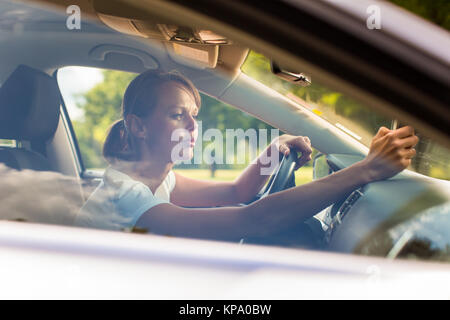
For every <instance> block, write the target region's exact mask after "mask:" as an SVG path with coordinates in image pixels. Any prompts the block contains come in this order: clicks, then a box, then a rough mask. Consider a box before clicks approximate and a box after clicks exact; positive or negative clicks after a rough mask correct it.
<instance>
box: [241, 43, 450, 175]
mask: <svg viewBox="0 0 450 320" xmlns="http://www.w3.org/2000/svg"><path fill="white" fill-rule="evenodd" d="M242 72H244V73H245V74H247V75H248V76H250V77H252V78H254V79H256V80H258V81H260V82H261V83H263V84H264V85H266V86H269V87H270V88H272V89H274V90H276V91H278V92H279V93H281V94H283V95H285V96H286V97H287V98H289V99H291V100H292V101H294V102H296V103H297V104H298V105H299V106H301V107H304V108H307V109H309V110H311V111H312V112H314V113H315V114H316V115H318V116H319V117H321V118H323V119H325V120H327V121H328V122H330V123H331V124H332V125H334V126H335V127H337V128H339V129H340V130H342V131H343V132H345V133H346V134H348V135H349V136H351V137H353V138H354V139H356V140H358V141H359V142H361V143H362V144H364V145H365V146H367V147H368V146H370V142H371V140H372V137H373V136H374V135H375V134H376V132H377V131H378V129H379V128H380V127H381V126H385V127H387V128H390V129H395V128H397V127H400V126H402V122H401V119H393V118H391V117H388V116H386V115H384V114H381V113H379V112H378V111H374V110H373V109H372V108H370V107H368V106H366V105H365V104H363V103H361V102H359V101H357V100H355V99H353V98H351V97H349V96H347V95H345V94H343V93H341V92H339V91H337V90H334V89H331V88H328V87H327V86H325V85H323V84H321V83H319V82H317V81H315V80H314V75H308V76H311V78H312V81H311V82H312V84H311V85H310V86H307V87H301V86H298V85H295V84H292V83H289V82H287V81H285V80H282V79H280V78H278V77H277V76H275V75H274V74H273V73H272V72H271V70H270V60H269V59H268V58H266V57H265V56H264V55H262V54H260V53H257V52H254V51H251V52H250V53H249V55H248V56H247V59H246V60H245V62H244V64H243V65H242ZM417 135H418V136H419V137H420V142H419V144H418V145H417V146H416V151H417V155H416V157H415V158H414V159H413V161H412V164H411V167H410V169H411V170H414V171H416V172H418V173H421V174H425V175H427V176H430V177H434V178H439V179H446V180H449V179H450V150H449V149H448V148H445V147H443V146H441V145H439V144H437V143H436V142H435V141H433V140H432V139H430V138H428V137H426V136H424V135H423V134H421V133H420V132H417Z"/></svg>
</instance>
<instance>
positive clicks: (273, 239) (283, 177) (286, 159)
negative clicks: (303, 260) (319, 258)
mask: <svg viewBox="0 0 450 320" xmlns="http://www.w3.org/2000/svg"><path fill="white" fill-rule="evenodd" d="M296 163H297V153H296V152H294V151H291V152H290V153H289V155H288V156H283V157H282V159H281V161H280V164H279V165H278V167H277V169H276V170H275V173H274V174H272V176H271V177H270V180H269V183H268V184H267V186H266V188H265V189H264V191H262V192H261V193H262V194H261V196H260V198H264V197H266V196H267V195H269V194H272V193H275V192H279V191H282V190H284V189H285V188H286V187H287V186H288V183H289V180H290V179H291V178H292V175H293V174H294V168H295V165H296ZM322 232H323V229H322V225H321V224H320V222H319V221H318V220H317V219H315V218H310V219H308V220H306V221H302V222H300V223H296V224H294V225H291V226H289V227H287V228H285V229H283V230H282V231H279V232H276V233H274V234H271V235H269V236H267V235H265V236H260V237H250V238H243V239H242V240H241V241H242V242H241V243H243V242H244V240H245V242H247V243H256V244H265V245H278V246H279V245H281V246H287V247H298V248H309V249H312V248H320V239H321V238H322V237H323V236H322Z"/></svg>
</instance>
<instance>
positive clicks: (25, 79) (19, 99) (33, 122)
mask: <svg viewBox="0 0 450 320" xmlns="http://www.w3.org/2000/svg"><path fill="white" fill-rule="evenodd" d="M59 107H60V96H59V89H58V85H57V83H56V80H55V79H53V78H52V77H50V76H49V75H47V74H46V73H44V72H42V71H39V70H36V69H33V68H30V67H28V66H25V65H20V66H18V67H17V68H16V70H14V72H13V73H12V74H11V75H10V76H9V78H8V79H7V80H6V81H5V83H4V84H3V86H2V87H1V88H0V139H11V140H16V141H25V142H28V143H29V144H30V146H31V148H35V149H37V150H39V151H40V153H39V152H36V151H33V150H32V149H31V148H27V149H26V148H22V147H19V148H17V147H16V148H10V147H0V163H3V164H5V165H6V166H8V167H10V168H13V169H16V170H23V169H31V170H36V171H49V170H51V166H50V164H49V162H48V160H47V159H46V158H45V157H44V155H43V154H42V153H45V150H44V149H45V148H44V146H45V143H46V142H47V141H48V140H49V139H50V138H51V137H53V135H54V133H55V131H56V128H57V126H58V121H59V112H60V111H59Z"/></svg>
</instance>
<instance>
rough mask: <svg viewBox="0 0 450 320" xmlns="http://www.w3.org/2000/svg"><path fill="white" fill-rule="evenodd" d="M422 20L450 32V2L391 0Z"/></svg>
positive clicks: (445, 0) (439, 0) (443, 0)
mask: <svg viewBox="0 0 450 320" xmlns="http://www.w3.org/2000/svg"><path fill="white" fill-rule="evenodd" d="M390 1H391V2H392V3H394V4H396V5H398V6H400V7H403V8H405V9H407V10H409V11H411V12H413V13H415V14H417V15H419V16H421V17H422V18H425V19H427V20H429V21H431V22H434V23H436V24H437V25H439V26H441V27H442V28H444V29H447V30H450V1H449V0H390Z"/></svg>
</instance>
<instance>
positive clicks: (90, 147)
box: [58, 67, 312, 184]
mask: <svg viewBox="0 0 450 320" xmlns="http://www.w3.org/2000/svg"><path fill="white" fill-rule="evenodd" d="M135 76H136V74H134V73H129V72H123V71H116V70H104V69H98V68H88V67H65V68H61V69H60V70H58V84H59V87H60V90H61V94H62V96H63V98H64V102H65V105H66V109H67V111H68V114H69V116H70V119H71V122H72V126H73V128H74V132H75V135H76V139H77V141H78V145H79V149H80V153H81V157H82V162H83V164H84V168H85V170H86V171H87V172H91V173H92V172H94V173H95V172H97V173H100V172H102V171H103V170H104V169H105V168H106V166H107V163H106V161H105V160H104V159H103V157H102V147H103V143H104V140H105V138H106V134H107V132H108V128H109V127H110V125H111V124H112V123H113V122H114V121H115V120H117V119H119V118H120V117H121V104H122V97H123V95H124V93H125V90H126V88H127V86H128V84H129V83H130V82H131V80H132V79H134V77H135ZM200 95H201V99H202V107H201V109H200V112H199V114H198V118H197V123H198V126H199V138H198V139H197V145H196V148H195V150H194V157H193V159H191V160H190V161H189V162H184V163H183V162H180V163H178V164H177V165H176V166H175V168H174V170H176V171H178V172H180V173H181V174H183V175H185V176H187V177H190V178H197V179H206V180H221V181H232V180H234V179H235V178H236V177H237V176H238V175H239V173H240V172H241V171H242V170H243V169H244V168H245V167H246V166H247V165H248V164H249V163H250V162H251V161H252V160H253V159H254V158H255V157H256V156H257V155H258V154H259V152H261V151H262V149H263V148H265V147H266V145H267V144H268V143H269V142H270V141H271V139H272V138H273V137H272V130H273V129H274V128H273V127H271V126H270V125H268V124H266V123H264V122H262V121H260V120H259V119H257V118H255V117H253V116H251V115H249V114H247V113H244V112H242V111H240V110H238V109H235V108H232V107H231V106H229V105H226V104H225V103H222V102H221V101H219V100H217V99H215V98H212V97H210V96H208V95H205V94H202V93H201V94H200ZM279 134H282V133H281V132H280V133H279ZM227 140H228V141H227ZM230 148H232V150H231V149H230ZM311 180H312V167H308V166H307V167H305V168H303V170H299V171H296V183H297V184H302V183H306V182H309V181H311Z"/></svg>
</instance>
